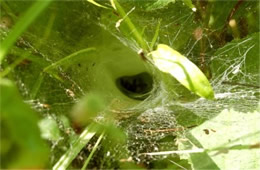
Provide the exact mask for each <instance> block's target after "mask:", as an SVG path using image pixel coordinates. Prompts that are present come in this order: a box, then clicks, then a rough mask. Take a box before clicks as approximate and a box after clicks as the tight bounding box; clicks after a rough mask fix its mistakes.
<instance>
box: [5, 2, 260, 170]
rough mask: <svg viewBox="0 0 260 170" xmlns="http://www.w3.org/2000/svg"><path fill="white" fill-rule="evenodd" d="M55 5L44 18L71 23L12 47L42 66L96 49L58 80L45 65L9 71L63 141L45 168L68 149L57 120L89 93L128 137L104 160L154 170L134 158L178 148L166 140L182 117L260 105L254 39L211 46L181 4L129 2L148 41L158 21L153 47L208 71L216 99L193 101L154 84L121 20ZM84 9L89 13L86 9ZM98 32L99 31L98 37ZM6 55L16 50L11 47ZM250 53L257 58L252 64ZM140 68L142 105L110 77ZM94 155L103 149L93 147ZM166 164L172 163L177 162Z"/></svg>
mask: <svg viewBox="0 0 260 170" xmlns="http://www.w3.org/2000/svg"><path fill="white" fill-rule="evenodd" d="M69 3H70V4H71V5H73V6H74V8H75V9H78V11H73V10H69V14H68V15H65V17H64V11H66V10H68V9H69V8H70V5H68V4H69ZM82 4H83V5H82ZM61 5H62V6H63V7H64V9H62V8H61V7H57V5H55V4H54V5H53V6H51V7H50V8H49V9H48V11H47V12H46V13H48V12H52V13H54V12H53V11H59V10H60V11H59V13H58V12H57V13H56V14H55V13H54V14H55V15H57V16H56V17H57V18H58V19H60V20H59V23H58V24H60V25H63V24H64V25H65V23H70V24H69V26H67V27H64V28H63V27H62V28H59V27H58V26H57V25H58V24H57V25H54V26H53V30H52V33H51V36H49V37H48V38H47V40H46V39H45V40H44V41H45V42H44V44H40V45H37V41H38V40H39V36H37V35H38V34H39V32H37V31H38V29H36V31H32V32H27V33H26V34H25V35H24V36H23V37H22V38H20V40H19V43H18V44H17V46H18V47H19V48H22V49H23V50H24V51H29V52H30V53H31V54H33V55H36V56H39V57H40V58H43V59H44V60H45V61H46V62H47V63H48V64H53V63H55V62H57V61H59V60H60V59H62V58H64V57H65V56H67V55H69V54H71V53H73V52H75V51H78V50H80V49H83V48H86V47H96V49H98V52H97V53H94V54H80V55H79V56H77V58H76V59H75V60H73V61H68V62H67V63H66V64H65V65H62V66H59V67H58V68H57V69H56V70H55V73H57V74H58V76H59V77H60V78H61V79H62V81H61V80H58V79H57V78H55V76H54V75H53V74H48V73H43V74H44V75H43V76H42V77H40V78H39V75H40V73H42V70H43V67H39V65H35V64H34V63H32V64H30V63H29V64H26V63H25V64H21V65H19V66H18V67H17V68H16V69H15V70H14V74H13V79H15V82H16V83H17V85H18V87H19V88H20V91H21V93H22V95H23V96H24V98H25V101H26V102H27V103H29V104H31V105H32V107H33V108H35V109H36V110H37V111H39V113H41V115H42V116H43V117H50V118H52V119H54V120H56V121H57V123H58V125H59V128H60V131H61V136H62V137H61V138H60V139H59V140H58V141H52V144H51V145H52V157H51V161H52V163H51V164H53V163H55V162H56V161H57V159H59V157H60V156H61V155H62V154H63V152H64V151H65V150H66V149H67V148H68V147H70V142H71V140H72V137H71V136H74V135H75V132H74V131H73V130H72V129H71V127H67V126H65V125H64V124H65V123H64V120H63V118H64V117H63V116H64V115H66V116H69V113H70V111H71V108H72V107H73V105H74V104H75V103H77V102H78V101H79V100H80V98H81V97H82V96H84V95H86V94H88V92H90V91H93V90H94V91H99V92H101V93H103V94H104V98H105V99H106V101H107V102H108V103H110V106H111V108H112V110H113V111H114V112H116V113H117V114H118V115H119V116H118V117H120V118H119V120H118V126H120V127H121V128H123V129H124V130H125V132H126V133H127V135H128V142H127V145H126V146H123V147H124V148H125V149H126V150H127V154H125V153H121V152H120V150H118V149H119V148H118V147H115V148H109V149H108V151H107V152H106V154H107V155H110V153H113V154H112V155H113V156H111V155H110V156H111V157H113V158H110V159H111V160H113V159H116V158H115V157H125V156H126V155H128V156H129V155H130V156H131V157H132V159H133V160H134V161H136V162H139V163H145V164H146V165H148V167H149V166H151V167H152V163H153V162H154V161H158V160H165V159H166V158H164V157H150V156H143V155H140V153H144V152H154V151H159V150H173V148H177V147H176V145H175V144H174V143H173V142H172V141H174V140H175V138H176V136H178V135H181V134H182V133H183V131H180V132H179V131H178V130H177V131H176V129H178V128H183V127H185V126H187V124H185V123H184V124H182V122H183V121H184V120H183V119H181V117H182V115H193V116H191V117H192V118H194V119H195V122H194V124H191V125H189V126H193V125H196V124H197V123H200V121H201V120H203V119H210V118H212V117H214V116H216V115H217V114H218V113H220V112H221V111H222V110H224V109H225V108H233V109H235V110H239V111H248V110H255V109H256V107H257V105H258V101H259V88H255V87H254V86H258V85H259V75H258V70H259V56H257V55H258V54H259V44H258V42H259V39H257V38H256V37H259V35H258V34H256V35H254V36H250V37H246V38H244V39H242V40H238V41H232V42H230V43H228V44H227V45H225V46H224V47H222V48H219V49H217V48H218V47H219V44H218V41H217V40H216V39H214V36H211V33H209V32H208V31H207V28H204V26H203V23H201V22H200V21H199V20H196V15H197V14H196V13H194V12H193V11H192V10H190V9H189V8H187V7H186V6H185V5H183V3H181V2H176V3H171V4H169V5H168V6H167V8H163V9H157V10H156V11H145V10H144V9H145V6H139V7H137V6H131V3H130V2H127V3H126V5H125V6H126V10H127V11H128V12H129V13H128V15H129V17H130V18H131V19H133V21H134V23H135V25H137V26H138V27H137V28H138V29H140V30H141V31H142V29H143V31H142V32H143V36H144V39H145V41H146V43H148V44H149V43H151V40H152V37H153V36H154V33H155V31H156V29H155V28H156V26H157V24H158V22H159V21H160V19H162V21H161V26H160V31H159V36H158V39H157V43H158V42H160V43H164V44H168V45H170V46H171V47H172V48H174V49H176V50H178V51H180V52H181V53H182V54H185V56H187V57H188V58H189V59H190V60H192V61H193V62H194V63H196V64H197V65H198V66H200V67H201V68H203V69H205V70H204V71H206V72H207V71H208V72H212V78H211V79H210V80H211V83H212V86H213V88H214V90H215V96H216V100H215V101H207V100H205V99H202V98H198V97H195V96H194V95H193V94H191V93H190V92H189V91H187V90H186V89H185V88H184V87H182V86H181V85H179V83H178V82H177V81H175V80H174V79H173V78H171V77H170V76H169V75H165V76H166V77H167V81H160V80H159V79H158V78H157V74H158V71H157V70H155V69H151V67H149V66H147V64H146V63H145V62H144V61H142V60H141V59H140V56H138V55H137V52H138V51H139V50H140V47H139V46H138V44H137V42H136V41H135V40H134V39H133V38H131V37H132V34H133V31H134V30H131V31H129V32H128V33H125V32H122V31H120V27H123V26H124V24H125V23H124V21H122V22H121V23H120V25H119V26H117V25H118V22H119V20H120V19H122V18H120V17H119V16H118V14H115V13H112V12H111V11H102V9H93V10H91V11H90V10H89V9H90V8H94V7H93V6H91V5H90V4H88V3H87V2H74V3H73V2H61ZM127 7H128V8H127ZM86 10H88V11H90V12H85V11H86ZM79 14H80V15H79ZM45 15H46V14H45ZM59 15H60V16H59ZM86 20H87V21H88V22H86ZM38 22H39V21H38ZM46 22H47V21H46ZM223 26H224V25H223ZM41 28H43V26H42V27H41ZM54 28H55V29H54ZM214 31H217V30H214ZM7 32H8V29H3V31H1V36H2V35H3V37H4V36H5V34H6V33H7ZM97 32H100V34H96V33H97ZM212 34H213V33H212ZM111 35H112V36H111ZM40 39H41V38H40ZM42 39H43V38H42ZM201 42H202V43H201ZM64 47H66V48H64ZM12 52H13V53H15V49H14V50H13V51H12ZM12 52H11V53H12ZM253 55H255V56H256V58H253V59H251V58H252V57H251V56H253ZM86 56H87V57H86ZM133 56H134V57H133ZM198 56H199V57H198ZM233 56H234V57H233ZM108 57H109V59H108ZM129 58H133V59H129ZM248 58H249V59H250V60H248ZM14 59H15V55H14ZM14 59H12V58H11V57H10V58H8V60H14ZM124 61H126V62H124ZM252 61H253V62H252ZM5 62H10V61H5ZM131 62H132V63H136V64H137V66H136V68H137V69H136V70H133V69H131V67H129V66H128V65H131V64H130V63H131ZM249 67H250V68H252V67H253V68H252V69H249ZM115 70H116V71H115ZM144 71H146V72H149V73H150V74H152V75H154V76H155V81H154V85H153V90H152V91H151V95H150V96H149V97H148V98H147V99H145V100H144V101H135V100H132V99H129V98H128V97H127V96H125V95H124V94H122V93H121V92H120V91H119V90H118V89H117V87H116V85H115V83H114V79H112V80H111V77H114V78H115V77H120V76H124V75H134V74H137V73H140V72H144ZM209 77H210V76H209ZM41 78H42V81H40V79H41ZM37 82H40V87H39V89H38V90H37V94H36V96H35V97H34V98H32V97H31V96H30V94H31V93H32V91H33V89H35V88H36V89H37ZM104 82H106V83H105V85H104ZM248 84H250V85H251V86H250V85H248ZM115 94H116V95H115ZM111 103H112V104H111ZM113 111H112V112H113ZM62 117H63V118H62ZM98 152H99V153H100V152H102V150H101V149H99V151H98ZM81 154H82V153H81ZM54 155H55V156H54ZM96 156H98V154H97V155H96ZM77 159H80V158H77ZM99 159H101V158H99ZM104 159H106V158H104ZM167 159H171V161H174V159H175V158H174V157H168V158H167ZM168 161H169V160H168ZM93 164H94V163H93ZM100 168H102V167H100Z"/></svg>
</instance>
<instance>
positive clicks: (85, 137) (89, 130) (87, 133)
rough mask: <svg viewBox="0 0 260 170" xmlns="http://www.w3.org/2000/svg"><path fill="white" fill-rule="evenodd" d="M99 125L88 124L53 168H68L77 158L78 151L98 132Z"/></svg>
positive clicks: (54, 169) (57, 169)
mask: <svg viewBox="0 0 260 170" xmlns="http://www.w3.org/2000/svg"><path fill="white" fill-rule="evenodd" d="M97 131H98V128H97V126H96V125H95V124H94V123H92V124H90V125H89V126H87V127H86V128H85V129H84V131H83V132H82V133H81V134H80V136H79V138H78V139H77V140H76V141H75V142H74V143H73V144H72V146H71V148H69V150H68V151H67V152H66V153H65V154H64V155H63V156H62V157H61V158H60V160H59V161H58V162H57V163H56V164H55V165H54V166H53V168H52V169H53V170H64V169H67V168H68V166H69V165H70V163H71V162H72V161H73V160H74V159H75V158H76V156H77V155H78V153H79V152H80V151H81V150H82V148H83V147H84V146H86V144H87V143H88V142H89V141H90V139H91V138H92V137H93V136H94V135H95V134H96V133H97Z"/></svg>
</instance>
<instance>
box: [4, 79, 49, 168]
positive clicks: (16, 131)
mask: <svg viewBox="0 0 260 170" xmlns="http://www.w3.org/2000/svg"><path fill="white" fill-rule="evenodd" d="M0 91H1V93H0V94H1V95H0V98H1V100H0V108H1V124H2V123H4V124H6V128H5V129H1V132H2V130H3V131H4V132H6V131H9V132H10V133H9V134H8V135H9V137H10V138H11V140H12V141H13V143H15V145H12V146H11V147H12V148H11V151H13V152H12V153H11V156H12V157H14V158H15V159H14V160H12V159H10V160H8V159H7V160H5V161H7V162H3V164H4V165H6V166H7V167H9V168H25V169H26V168H36V167H37V168H44V165H45V163H46V161H47V159H48V150H47V148H46V145H45V143H44V141H43V140H42V139H41V137H40V130H39V128H38V126H37V121H38V117H37V115H36V113H35V112H34V111H33V110H31V109H30V107H29V106H28V105H26V104H25V103H24V102H23V100H22V98H21V96H20V95H19V94H18V90H17V89H16V87H15V85H14V84H13V83H12V82H11V81H9V80H7V79H1V81H0ZM2 121H3V122H2ZM14 151H15V152H14ZM5 156H8V155H3V156H2V155H1V157H5ZM9 156H10V155H9ZM32 158H33V161H32ZM1 160H2V158H1ZM7 167H1V168H7Z"/></svg>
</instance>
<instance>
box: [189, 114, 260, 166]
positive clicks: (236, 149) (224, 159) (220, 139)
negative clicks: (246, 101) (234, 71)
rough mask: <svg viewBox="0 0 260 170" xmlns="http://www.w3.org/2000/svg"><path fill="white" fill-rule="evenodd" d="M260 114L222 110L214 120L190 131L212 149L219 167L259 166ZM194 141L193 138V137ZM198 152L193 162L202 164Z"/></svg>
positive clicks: (206, 146) (202, 143) (205, 146)
mask: <svg viewBox="0 0 260 170" xmlns="http://www.w3.org/2000/svg"><path fill="white" fill-rule="evenodd" d="M259 121H260V113H259V112H257V111H255V112H252V113H242V112H236V111H234V110H232V109H231V110H223V111H222V112H221V113H220V114H219V115H218V116H217V117H215V118H214V119H212V120H210V121H207V122H205V123H203V124H202V125H200V126H198V127H196V128H194V129H193V130H191V134H192V135H193V136H194V137H195V138H196V139H197V140H198V141H199V142H200V144H201V145H202V146H201V147H203V148H205V149H208V150H212V151H211V152H210V154H209V155H211V159H212V160H213V161H214V162H215V163H216V164H217V166H218V167H219V168H220V169H259V167H260V162H259V159H260V155H259V138H260V131H259V129H260V125H259ZM190 140H191V141H192V143H194V141H193V139H191V138H190ZM197 156H199V155H196V156H194V158H197V159H194V161H192V163H193V164H195V166H197V167H198V166H200V167H201V166H202V164H204V162H203V163H202V162H200V161H198V160H199V158H198V157H197Z"/></svg>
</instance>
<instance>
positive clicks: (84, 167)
mask: <svg viewBox="0 0 260 170" xmlns="http://www.w3.org/2000/svg"><path fill="white" fill-rule="evenodd" d="M104 134H105V132H103V133H102V134H101V135H100V136H99V138H98V140H97V142H96V143H95V145H94V147H93V149H92V151H91V152H90V154H89V156H88V158H87V160H86V161H85V163H84V165H83V167H82V168H81V170H84V169H86V168H87V166H88V163H89V161H90V159H91V158H92V156H93V154H94V153H95V152H96V150H97V147H98V145H99V143H100V142H101V140H102V138H103V137H104Z"/></svg>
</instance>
